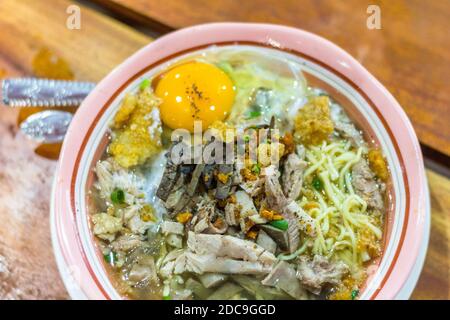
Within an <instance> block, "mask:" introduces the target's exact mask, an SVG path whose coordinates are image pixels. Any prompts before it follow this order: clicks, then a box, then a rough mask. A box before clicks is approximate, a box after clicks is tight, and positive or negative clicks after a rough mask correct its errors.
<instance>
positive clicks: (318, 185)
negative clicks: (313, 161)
mask: <svg viewBox="0 0 450 320" xmlns="http://www.w3.org/2000/svg"><path fill="white" fill-rule="evenodd" d="M312 186H313V187H314V189H316V190H317V191H320V190H322V187H323V186H322V180H320V178H319V177H315V178H314V179H313V181H312Z"/></svg>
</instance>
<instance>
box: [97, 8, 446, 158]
mask: <svg viewBox="0 0 450 320" xmlns="http://www.w3.org/2000/svg"><path fill="white" fill-rule="evenodd" d="M94 1H95V2H97V3H100V4H103V5H105V6H107V7H109V8H110V9H112V10H115V11H117V12H118V13H119V14H123V15H126V16H128V17H130V18H136V19H138V20H139V22H145V21H147V22H148V24H149V25H155V23H156V24H157V25H164V26H166V28H167V29H178V28H182V27H186V26H190V25H193V24H198V23H206V22H213V21H244V22H269V23H278V24H284V25H289V26H294V27H298V28H302V29H305V30H308V31H311V32H314V33H316V34H318V35H321V36H324V37H325V38H327V39H329V40H331V41H333V42H334V43H336V44H337V45H339V46H341V47H342V48H344V49H345V50H347V51H348V52H349V53H350V54H352V55H353V56H354V57H355V58H356V59H358V60H359V61H360V62H361V63H362V64H363V65H364V66H365V67H366V68H367V69H368V70H369V71H371V72H372V73H373V74H374V75H375V77H377V78H378V79H379V80H380V81H381V83H383V84H384V85H385V86H386V87H387V88H388V90H389V91H390V92H391V93H392V94H393V95H394V96H395V97H396V98H397V100H398V101H399V102H400V104H401V105H402V106H403V108H404V109H405V111H406V113H407V114H408V116H409V117H410V119H411V121H412V122H413V125H414V128H415V129H416V132H417V134H418V136H419V139H420V141H421V142H422V143H424V144H426V145H427V146H429V147H432V148H434V149H436V150H439V151H440V152H441V153H443V154H446V155H447V156H450V126H449V125H448V124H449V123H450V95H449V94H448V92H449V91H450V81H449V80H448V75H449V74H450V33H449V32H448V31H449V30H450V19H449V18H448V17H449V16H450V2H448V1H438V0H435V1H422V0H396V1H373V0H366V1H361V0H345V1H344V0H336V1H315V0H285V1H279V0H253V1H241V0H227V1H210V0H190V1H183V0H165V1H164V4H162V3H161V1H159V0H94ZM372 4H376V5H379V6H380V9H381V30H369V29H368V28H367V26H366V19H367V17H368V14H367V13H366V10H367V7H368V6H369V5H372ZM145 18H147V20H145Z"/></svg>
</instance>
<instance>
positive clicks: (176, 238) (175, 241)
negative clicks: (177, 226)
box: [166, 233, 183, 249]
mask: <svg viewBox="0 0 450 320" xmlns="http://www.w3.org/2000/svg"><path fill="white" fill-rule="evenodd" d="M166 241H167V244H168V245H169V246H172V247H174V248H178V249H180V248H182V247H183V238H182V237H181V236H180V235H179V234H173V233H171V234H169V235H168V236H167V237H166Z"/></svg>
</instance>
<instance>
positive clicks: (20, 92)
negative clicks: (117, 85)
mask: <svg viewBox="0 0 450 320" xmlns="http://www.w3.org/2000/svg"><path fill="white" fill-rule="evenodd" d="M94 87H95V83H91V82H77V81H66V80H50V79H37V78H15V79H5V80H3V81H2V100H3V103H4V104H5V105H6V106H9V107H26V106H31V107H73V106H78V105H80V104H81V102H82V101H83V100H84V98H86V96H87V95H88V94H89V92H91V91H92V89H93V88H94Z"/></svg>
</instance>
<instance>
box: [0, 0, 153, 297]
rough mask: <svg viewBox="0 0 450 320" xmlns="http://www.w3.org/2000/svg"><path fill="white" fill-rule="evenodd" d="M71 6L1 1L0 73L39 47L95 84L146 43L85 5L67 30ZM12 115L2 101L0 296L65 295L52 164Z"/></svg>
mask: <svg viewBox="0 0 450 320" xmlns="http://www.w3.org/2000/svg"><path fill="white" fill-rule="evenodd" d="M71 3H72V2H70V1H65V0H52V1H47V0H33V1H28V0H23V1H11V0H2V1H0V12H1V13H2V18H1V19H0V30H1V32H0V78H3V77H12V76H19V75H30V74H32V73H33V70H34V69H33V66H32V61H33V59H34V57H35V56H36V54H37V53H38V52H41V50H42V49H43V48H45V49H46V50H50V51H51V52H53V53H54V54H55V56H57V57H60V58H62V59H64V60H65V61H67V63H68V65H69V66H70V68H71V69H72V70H73V73H74V75H75V78H76V79H83V80H92V81H99V80H100V79H101V78H102V77H103V76H104V75H106V74H107V73H108V72H110V71H111V70H112V69H113V68H114V67H115V66H116V65H117V64H119V63H120V62H122V61H123V60H124V59H125V58H127V57H128V56H129V55H131V54H132V53H133V52H135V51H136V50H137V49H139V48H141V47H142V46H144V45H145V44H147V43H148V42H149V41H151V39H150V38H148V37H146V36H143V35H141V34H139V33H136V32H134V31H133V30H132V29H130V28H128V27H126V26H124V25H122V24H120V23H118V22H117V21H114V20H112V19H110V18H107V17H105V16H103V15H100V14H98V13H96V12H93V11H92V10H89V9H86V8H84V7H83V8H82V28H81V30H69V29H67V28H66V24H65V22H66V17H67V14H66V8H67V7H68V6H69V4H71ZM34 111H35V110H33V112H34ZM22 116H23V114H22ZM18 120H19V111H18V110H13V109H6V108H3V107H1V106H0V221H2V223H1V224H0V299H65V298H68V295H67V292H66V290H65V288H64V286H63V283H62V281H61V279H60V276H59V273H58V270H57V268H56V264H55V260H54V257H53V250H52V247H51V241H50V227H49V198H50V192H51V184H52V179H53V174H54V171H55V167H56V162H55V161H52V160H49V159H46V158H43V157H40V156H38V155H36V153H35V152H34V149H35V148H36V147H37V146H36V145H35V144H33V143H31V142H30V141H28V140H27V139H26V138H25V137H24V136H23V135H22V134H21V133H20V132H19V131H18V127H17V123H18ZM44 149H45V148H44ZM39 150H41V152H46V153H47V154H48V152H49V150H44V151H42V147H41V149H38V152H39ZM50 151H51V150H50Z"/></svg>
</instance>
